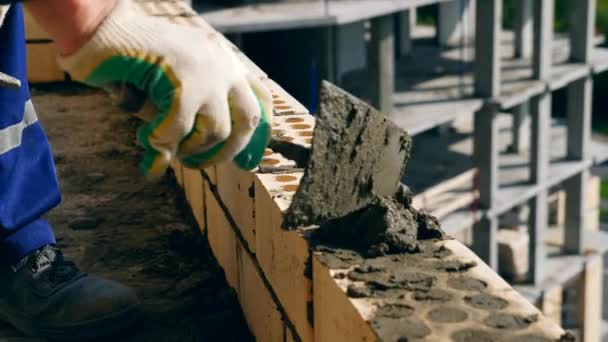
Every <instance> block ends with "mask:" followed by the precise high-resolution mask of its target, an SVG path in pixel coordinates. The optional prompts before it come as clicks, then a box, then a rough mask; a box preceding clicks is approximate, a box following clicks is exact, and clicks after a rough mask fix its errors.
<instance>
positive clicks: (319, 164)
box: [283, 82, 445, 256]
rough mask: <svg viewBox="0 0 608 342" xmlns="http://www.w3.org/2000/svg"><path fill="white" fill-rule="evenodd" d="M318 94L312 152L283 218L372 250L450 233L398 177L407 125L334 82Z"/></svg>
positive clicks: (386, 250) (338, 242) (410, 246)
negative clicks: (414, 199) (417, 204)
mask: <svg viewBox="0 0 608 342" xmlns="http://www.w3.org/2000/svg"><path fill="white" fill-rule="evenodd" d="M319 98H320V102H319V115H318V118H317V121H316V127H315V132H314V139H313V146H312V151H311V155H310V159H309V161H308V166H307V167H306V170H305V172H304V176H303V178H302V181H301V183H300V186H299V189H298V191H297V192H296V194H295V195H294V198H293V202H292V205H291V206H290V208H289V209H288V210H287V212H286V213H285V216H284V222H283V226H284V227H286V228H291V227H298V226H309V225H319V226H321V227H320V229H319V230H318V233H317V234H316V238H317V239H319V240H320V241H323V243H328V242H330V243H332V245H334V246H342V247H345V248H351V249H354V250H357V251H359V252H361V253H362V254H363V255H366V256H379V255H385V254H394V253H403V252H407V253H415V252H419V245H418V240H421V239H444V238H445V234H444V233H443V231H441V229H440V228H439V224H438V222H437V220H436V219H435V218H434V217H432V216H430V215H428V214H426V213H424V212H419V211H417V210H415V209H414V208H412V207H411V197H412V195H411V192H410V191H409V189H408V188H407V187H406V186H404V185H402V184H400V183H399V181H400V179H402V177H403V174H404V173H405V166H406V164H407V161H408V159H409V156H410V147H411V138H410V136H409V135H408V134H407V132H405V131H403V130H402V129H401V128H399V127H398V126H397V125H395V124H394V123H393V122H391V121H389V120H387V119H386V118H385V117H384V116H383V115H382V114H380V113H379V112H378V111H376V110H375V109H373V108H372V107H370V106H369V105H368V104H366V103H365V102H363V101H361V100H359V99H357V98H355V97H354V96H352V95H350V94H348V93H346V92H344V91H343V90H341V89H339V88H337V87H335V86H333V85H331V84H329V83H327V82H324V83H323V85H322V87H321V94H320V96H319Z"/></svg>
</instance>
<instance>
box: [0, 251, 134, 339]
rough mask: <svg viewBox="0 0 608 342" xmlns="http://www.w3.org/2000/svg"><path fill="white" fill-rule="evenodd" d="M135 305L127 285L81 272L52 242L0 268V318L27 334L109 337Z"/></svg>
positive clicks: (126, 320)
mask: <svg viewBox="0 0 608 342" xmlns="http://www.w3.org/2000/svg"><path fill="white" fill-rule="evenodd" d="M138 304H139V303H138V299H137V297H136V295H135V293H134V292H133V291H132V290H131V289H129V288H128V287H126V286H124V285H121V284H118V283H116V282H113V281H110V280H107V279H103V278H99V277H96V276H93V275H88V274H86V273H83V272H81V271H79V270H78V268H77V267H76V265H74V263H72V262H69V261H65V260H64V258H63V255H62V254H61V252H60V251H59V250H57V249H56V248H55V247H54V246H52V245H48V246H45V247H43V248H41V249H39V250H37V251H36V252H34V253H32V254H31V255H29V256H27V257H26V258H24V259H23V260H21V262H19V263H18V264H17V265H15V266H13V267H10V268H8V269H1V270H0V320H3V321H6V322H8V323H10V324H11V325H13V326H14V327H15V328H17V329H18V330H20V331H21V332H23V333H25V334H26V335H30V336H37V337H46V338H51V339H60V340H82V339H88V338H93V337H100V336H107V335H110V334H113V333H115V332H117V331H119V330H120V329H123V328H126V327H127V326H129V325H130V324H131V323H133V322H134V321H135V319H136V316H137V308H138Z"/></svg>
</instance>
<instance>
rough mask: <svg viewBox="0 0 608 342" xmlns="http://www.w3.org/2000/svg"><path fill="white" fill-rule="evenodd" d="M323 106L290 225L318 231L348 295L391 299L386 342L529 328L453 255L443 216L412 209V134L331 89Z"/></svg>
mask: <svg viewBox="0 0 608 342" xmlns="http://www.w3.org/2000/svg"><path fill="white" fill-rule="evenodd" d="M319 108H320V112H319V115H318V117H317V121H316V125H315V127H316V128H315V131H314V140H313V146H312V150H311V152H310V157H309V159H308V161H307V162H308V164H307V165H308V166H307V167H306V169H305V172H304V176H303V178H302V181H301V182H300V186H299V189H298V191H297V192H296V194H295V195H294V198H293V202H292V205H291V207H290V208H289V209H288V210H287V212H286V214H285V217H284V227H285V228H293V227H297V226H308V225H315V226H318V228H317V229H315V230H314V232H313V233H312V234H311V236H310V240H309V241H310V242H311V244H312V246H313V249H314V250H315V251H317V252H318V253H317V257H318V259H319V261H320V262H322V263H324V264H325V265H326V266H327V267H329V268H330V269H334V270H340V271H339V275H338V274H335V275H334V277H335V278H336V279H338V281H339V282H341V283H342V284H344V285H345V289H346V292H347V295H348V296H349V297H350V298H352V299H353V300H363V299H365V300H374V301H379V302H380V303H385V304H384V305H380V306H379V307H377V309H376V310H375V311H374V312H373V313H372V316H371V317H369V318H368V319H369V322H370V323H371V325H372V327H373V329H374V331H375V332H376V334H377V335H378V336H379V337H380V340H382V341H411V340H416V339H423V338H425V337H427V336H429V335H431V334H432V331H431V326H432V327H433V328H435V329H438V331H437V333H438V334H441V333H445V332H444V331H441V332H440V331H439V330H440V329H441V328H440V327H441V326H442V325H446V324H456V323H458V324H469V325H470V326H471V327H484V328H483V329H473V328H470V329H462V328H461V330H459V331H457V332H455V333H453V334H452V339H453V340H454V341H467V342H480V341H498V340H503V339H504V338H505V337H509V336H508V335H509V333H511V331H518V332H519V331H520V330H523V329H526V328H528V327H529V326H531V325H533V324H534V323H535V322H536V320H534V319H532V318H531V317H518V316H515V315H511V314H508V313H505V312H501V310H504V309H506V308H507V307H508V306H509V302H508V301H507V300H505V299H503V298H499V297H496V296H493V295H490V294H488V293H486V292H485V291H486V290H487V284H486V283H485V282H484V281H482V280H479V279H476V278H473V277H471V276H470V271H471V269H473V268H475V267H476V266H477V263H476V262H475V261H473V260H462V259H456V258H454V257H453V253H452V251H450V250H449V249H448V248H446V247H445V246H442V241H444V240H446V239H448V237H447V236H446V234H445V233H444V232H443V231H442V229H441V228H440V225H439V223H438V221H437V219H436V218H434V217H433V216H431V215H429V214H428V213H426V212H424V211H419V210H416V209H415V208H413V207H412V205H411V204H412V193H411V191H410V190H409V189H408V187H407V186H405V185H402V184H399V181H398V180H400V179H404V178H403V176H404V172H405V165H406V163H407V161H408V159H409V157H410V156H409V153H410V145H411V140H410V138H409V136H408V135H407V133H405V132H403V131H401V130H400V129H399V128H397V127H396V126H394V125H393V124H391V123H390V122H386V121H385V120H384V118H383V117H382V116H381V115H380V114H379V113H377V112H376V111H375V110H374V109H372V108H369V107H368V106H367V105H366V104H364V103H362V102H361V101H359V100H357V99H355V98H352V97H350V96H349V95H348V94H346V93H344V92H342V91H340V90H339V89H337V88H333V87H331V86H328V85H327V84H324V85H323V87H322V91H321V95H320V105H319ZM275 150H276V149H275ZM279 152H280V150H279ZM389 160H390V162H388V161H389ZM391 163H392V164H391ZM386 169H390V170H392V172H397V173H398V174H383V173H382V171H383V170H386ZM395 176H397V177H395ZM386 303H390V304H386ZM482 311H483V313H482ZM488 311H489V312H490V314H488ZM481 317H483V318H481ZM458 327H460V325H458ZM510 327H511V328H513V329H511V330H510ZM498 330H500V331H501V333H500V334H499V333H497V331H498ZM505 331H508V333H506V336H505ZM448 333H449V332H448Z"/></svg>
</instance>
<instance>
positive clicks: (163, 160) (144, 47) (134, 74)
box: [24, 0, 272, 176]
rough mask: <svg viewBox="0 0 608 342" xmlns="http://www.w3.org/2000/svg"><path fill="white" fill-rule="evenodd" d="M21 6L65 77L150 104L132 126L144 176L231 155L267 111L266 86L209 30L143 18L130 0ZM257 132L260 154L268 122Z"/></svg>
mask: <svg viewBox="0 0 608 342" xmlns="http://www.w3.org/2000/svg"><path fill="white" fill-rule="evenodd" d="M24 4H25V6H26V7H27V9H28V10H29V11H30V13H31V14H32V16H33V17H34V18H35V19H36V20H37V21H38V22H39V24H40V25H41V26H42V27H43V28H44V29H45V30H46V31H47V32H48V33H49V35H50V36H51V38H52V39H53V40H54V41H55V43H56V44H57V47H58V49H59V51H60V53H61V55H62V57H61V58H60V63H61V64H62V66H63V67H64V68H65V69H66V70H67V71H68V72H69V73H70V75H71V76H72V78H74V79H76V80H79V81H83V82H85V83H87V84H89V85H92V86H96V87H113V86H116V85H120V86H122V85H124V84H131V85H133V86H135V87H136V88H138V89H139V90H141V91H142V92H143V93H145V94H147V96H148V97H149V99H150V100H151V102H152V103H153V104H154V105H155V108H156V109H157V115H156V116H155V118H154V119H153V121H152V122H151V123H150V124H148V125H146V126H144V127H142V129H140V130H139V132H138V133H139V134H138V140H139V142H140V143H141V144H142V145H143V146H144V147H145V148H146V154H145V156H144V162H143V163H142V168H143V170H144V172H145V173H146V174H150V175H153V176H157V175H161V174H162V173H164V171H165V170H166V168H167V166H168V164H169V162H170V161H171V160H172V159H173V158H174V157H176V156H177V157H179V158H181V159H182V161H183V162H184V163H185V164H186V165H189V166H191V167H204V166H207V165H208V164H211V163H217V162H221V161H226V160H232V159H233V158H234V157H235V156H238V155H239V153H240V152H241V151H242V150H243V149H244V148H245V146H246V145H247V143H249V141H250V139H251V137H252V134H253V132H254V130H255V128H256V127H257V125H258V122H259V120H260V117H261V116H262V115H271V113H272V98H271V96H270V93H269V91H268V90H267V89H266V88H265V87H264V86H263V85H262V84H261V82H260V80H259V79H257V78H254V77H253V76H252V75H250V74H249V73H248V72H247V70H246V68H245V67H244V66H243V65H242V63H241V62H240V61H238V60H237V58H236V55H235V54H234V52H233V51H232V49H231V48H230V47H229V46H228V45H227V44H226V43H225V42H224V41H223V40H222V39H220V38H221V37H220V36H219V35H218V34H217V33H216V32H214V31H211V30H205V29H201V28H194V27H189V26H180V25H176V24H173V23H170V22H169V21H168V20H166V19H164V18H156V17H149V16H147V15H145V14H144V13H142V12H141V10H139V9H136V8H135V6H133V3H132V2H131V1H130V0H28V1H26V2H24ZM197 113H198V114H197ZM264 113H266V114H264ZM265 119H266V120H264V122H266V123H267V125H265V126H269V125H270V118H269V117H265ZM264 132H268V133H267V134H265V137H264V138H263V139H262V140H264V141H263V142H262V143H261V144H259V143H258V149H261V151H259V155H260V156H261V155H262V154H263V149H264V147H265V146H261V145H265V143H266V142H267V140H268V139H269V135H270V133H269V132H270V128H269V127H265V130H264ZM266 135H267V136H266ZM253 166H255V165H253Z"/></svg>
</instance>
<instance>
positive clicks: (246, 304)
mask: <svg viewBox="0 0 608 342" xmlns="http://www.w3.org/2000/svg"><path fill="white" fill-rule="evenodd" d="M239 272H240V289H239V299H240V302H241V307H242V309H243V314H244V315H245V319H246V320H247V325H248V326H249V329H250V330H251V332H252V333H253V335H254V336H255V337H256V340H257V341H268V342H283V341H284V330H283V321H282V320H281V314H280V312H279V311H278V309H277V306H276V305H275V303H274V302H273V300H272V297H271V295H270V293H269V292H268V289H267V288H266V286H264V282H263V281H262V278H261V276H260V274H259V273H258V271H257V269H256V267H255V264H254V262H253V260H252V259H251V257H250V255H249V254H247V253H245V252H244V251H243V252H242V253H240V259H239Z"/></svg>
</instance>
